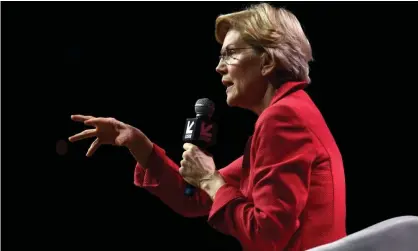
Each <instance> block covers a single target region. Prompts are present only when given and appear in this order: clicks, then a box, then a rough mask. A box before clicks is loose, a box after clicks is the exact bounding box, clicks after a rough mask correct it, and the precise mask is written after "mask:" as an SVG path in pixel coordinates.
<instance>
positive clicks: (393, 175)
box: [1, 2, 418, 250]
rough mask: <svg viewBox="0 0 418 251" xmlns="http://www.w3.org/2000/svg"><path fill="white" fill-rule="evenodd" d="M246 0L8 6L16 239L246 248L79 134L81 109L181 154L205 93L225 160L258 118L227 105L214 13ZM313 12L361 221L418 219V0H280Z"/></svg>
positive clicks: (52, 246) (7, 123)
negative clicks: (168, 201) (146, 186)
mask: <svg viewBox="0 0 418 251" xmlns="http://www.w3.org/2000/svg"><path fill="white" fill-rule="evenodd" d="M248 4H249V3H243V2H37V3H36V2H2V3H1V18H2V19H1V22H2V23H1V29H2V33H1V38H2V39H1V43H2V117H3V118H2V151H3V153H2V172H3V175H2V178H3V181H2V184H3V189H2V191H3V196H2V198H3V209H2V211H3V213H4V216H3V224H4V225H3V233H5V234H6V236H5V237H3V238H2V241H3V244H7V245H6V246H4V248H6V250H22V249H23V247H24V246H25V247H30V248H40V249H42V250H79V249H81V248H87V249H90V250H101V249H103V248H107V247H109V248H112V249H113V250H158V249H163V248H164V247H165V245H167V244H168V245H170V248H172V249H176V248H178V249H182V250H206V249H211V248H215V250H240V246H239V244H238V242H237V241H235V240H234V239H233V238H232V237H229V236H224V235H222V234H220V233H218V232H216V231H215V230H214V229H212V228H211V227H210V226H209V225H208V224H207V223H206V222H205V221H206V218H198V219H187V218H183V217H182V216H180V215H177V214H175V213H174V212H173V211H171V209H169V208H168V207H166V206H165V205H164V204H163V203H162V202H161V201H160V200H159V199H158V198H155V197H153V196H152V195H150V194H149V193H148V192H147V191H145V190H142V189H140V188H137V187H135V186H134V185H133V169H134V165H135V162H134V160H133V158H132V157H131V156H130V154H129V152H128V151H127V150H126V149H123V148H116V147H112V146H104V147H102V148H100V149H99V150H98V151H97V152H96V154H95V155H94V156H93V157H92V158H86V157H85V153H86V151H87V149H88V147H89V144H90V143H91V142H92V140H84V141H81V142H77V143H69V142H68V141H67V138H68V137H69V136H71V135H73V134H75V133H77V132H79V131H81V130H83V129H84V128H83V126H82V125H81V124H79V123H75V122H73V121H71V120H70V115H71V114H87V115H93V116H105V117H115V118H117V119H119V120H121V121H123V122H125V123H128V124H131V125H134V126H136V127H138V128H140V129H141V130H143V131H144V132H145V133H146V134H147V136H148V137H149V138H151V139H152V140H153V141H154V142H156V143H157V144H159V145H160V146H162V147H163V148H164V149H165V150H166V151H167V153H168V155H169V156H170V157H172V159H173V160H175V161H176V162H177V163H178V162H179V161H180V160H181V153H182V151H183V149H182V140H181V139H182V133H183V130H184V126H185V119H186V118H188V117H189V118H190V117H193V116H194V115H195V114H194V103H195V102H196V100H197V99H199V98H202V97H208V98H210V99H212V100H213V101H214V102H215V104H216V111H215V118H214V119H215V120H216V121H217V122H218V125H219V135H218V144H217V145H216V146H215V147H214V149H213V153H214V155H215V161H216V163H217V166H218V167H222V166H224V165H226V164H228V163H229V162H230V161H232V160H234V159H235V158H236V157H238V156H240V154H241V153H242V150H243V147H244V144H245V141H246V140H247V137H248V136H250V135H251V133H252V129H253V124H254V122H255V119H256V117H255V116H254V115H253V114H252V113H250V112H248V111H244V110H240V109H238V108H228V107H227V106H226V104H225V98H226V95H225V89H224V87H223V86H222V84H221V82H220V81H221V78H220V75H219V74H217V73H216V72H215V67H216V65H217V62H218V55H219V50H220V45H219V44H217V43H216V41H215V38H214V23H215V18H216V17H217V16H218V15H219V14H224V13H229V12H231V11H237V10H240V9H241V8H242V7H245V6H247V5H248ZM272 4H273V5H275V6H284V7H287V8H288V9H289V10H291V11H292V12H294V13H295V14H296V15H297V16H298V18H299V19H300V21H301V23H302V24H303V27H304V29H305V31H306V33H307V36H308V38H309V39H310V42H311V45H312V48H313V55H314V58H315V61H314V62H313V63H312V64H311V67H312V68H311V79H312V85H311V86H309V88H308V89H307V92H308V93H309V94H310V95H311V97H312V98H313V99H314V101H315V102H316V104H317V105H318V107H319V108H320V109H321V111H322V112H323V115H324V117H325V119H326V120H327V122H328V125H329V127H330V129H331V131H332V132H333V134H334V136H335V139H336V141H337V143H338V145H339V146H340V149H341V152H342V154H343V158H344V163H345V170H346V182H347V231H348V233H353V232H355V231H358V230H361V229H363V228H365V227H368V226H370V225H372V224H375V223H377V222H380V221H383V220H386V219H389V218H391V217H396V216H401V215H411V214H413V215H417V214H418V207H417V206H416V205H415V204H414V203H415V202H416V200H417V199H416V198H417V196H416V187H417V186H416V182H417V181H416V180H417V178H416V177H417V175H415V171H416V170H415V169H416V168H417V161H416V156H417V151H416V150H417V145H416V142H417V135H416V131H417V130H416V128H417V124H416V122H414V120H415V119H416V118H415V117H416V114H417V112H416V107H417V105H416V95H415V89H414V88H415V87H416V85H417V75H416V74H417V63H416V58H417V48H416V45H417V39H416V38H414V36H416V34H415V33H416V30H417V29H416V26H417V21H416V12H417V10H418V8H417V5H416V4H415V3H396V4H395V3H389V2H385V3H377V2H373V3H365V2H357V3H354V2H352V3H342V2H341V3H338V2H336V3H331V2H326V3H325V2H323V3H314V2H309V3H303V2H292V3H286V2H272Z"/></svg>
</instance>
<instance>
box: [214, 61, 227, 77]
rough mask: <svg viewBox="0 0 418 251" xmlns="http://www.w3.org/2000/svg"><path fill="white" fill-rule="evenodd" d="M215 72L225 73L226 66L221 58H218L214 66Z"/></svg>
mask: <svg viewBox="0 0 418 251" xmlns="http://www.w3.org/2000/svg"><path fill="white" fill-rule="evenodd" d="M216 72H217V73H219V74H221V75H225V74H226V73H227V67H226V64H225V63H224V62H223V60H222V59H221V60H219V63H218V65H217V66H216Z"/></svg>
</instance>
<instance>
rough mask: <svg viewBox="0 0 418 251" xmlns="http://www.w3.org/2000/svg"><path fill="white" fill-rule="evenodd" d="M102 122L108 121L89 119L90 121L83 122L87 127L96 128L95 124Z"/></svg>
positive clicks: (105, 119) (106, 120) (106, 119)
mask: <svg viewBox="0 0 418 251" xmlns="http://www.w3.org/2000/svg"><path fill="white" fill-rule="evenodd" d="M104 122H109V119H108V118H91V119H88V120H86V121H84V124H85V125H89V126H96V125H97V124H100V123H104Z"/></svg>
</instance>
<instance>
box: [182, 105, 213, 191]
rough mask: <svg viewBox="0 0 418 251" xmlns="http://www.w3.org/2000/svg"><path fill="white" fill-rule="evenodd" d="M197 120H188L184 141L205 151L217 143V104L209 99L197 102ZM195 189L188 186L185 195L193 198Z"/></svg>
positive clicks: (195, 108)
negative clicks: (214, 115)
mask: <svg viewBox="0 0 418 251" xmlns="http://www.w3.org/2000/svg"><path fill="white" fill-rule="evenodd" d="M194 110H195V113H196V118H188V119H186V126H185V128H184V134H183V141H184V142H187V143H191V144H193V145H196V146H197V147H199V148H200V149H202V150H203V151H206V149H207V148H208V147H210V146H212V145H214V144H215V143H216V133H217V126H216V124H215V123H214V122H213V121H212V120H211V118H212V115H213V112H214V111H215V104H214V103H213V102H212V101H211V100H210V99H208V98H201V99H198V100H197V101H196V104H195V107H194ZM195 189H196V188H195V187H194V186H192V185H190V184H187V185H186V189H185V191H184V194H185V195H186V196H192V195H193V194H194V192H195Z"/></svg>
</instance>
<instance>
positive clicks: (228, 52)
mask: <svg viewBox="0 0 418 251" xmlns="http://www.w3.org/2000/svg"><path fill="white" fill-rule="evenodd" d="M247 49H253V48H252V47H241V48H229V49H225V51H224V52H223V53H222V54H221V55H220V56H219V60H220V61H222V62H224V63H225V64H227V65H230V64H231V63H233V61H234V60H237V58H236V57H234V55H236V54H237V51H238V50H247Z"/></svg>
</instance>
